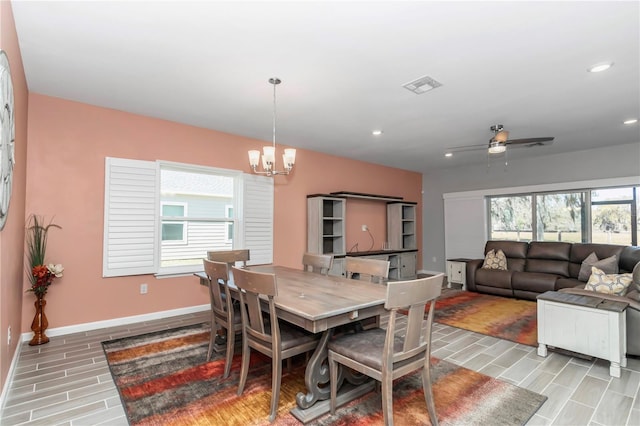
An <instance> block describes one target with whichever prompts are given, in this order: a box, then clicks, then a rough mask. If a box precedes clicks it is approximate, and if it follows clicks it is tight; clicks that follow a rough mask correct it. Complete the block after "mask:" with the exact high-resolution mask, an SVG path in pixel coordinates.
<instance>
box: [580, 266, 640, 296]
mask: <svg viewBox="0 0 640 426" xmlns="http://www.w3.org/2000/svg"><path fill="white" fill-rule="evenodd" d="M631 280H632V278H631V274H605V273H604V272H603V271H602V269H598V268H596V267H595V266H594V267H592V268H591V276H590V277H589V281H588V282H587V285H585V286H584V288H585V290H591V291H595V292H598V293H604V294H615V295H617V296H624V295H625V294H626V293H627V290H628V289H629V285H631Z"/></svg>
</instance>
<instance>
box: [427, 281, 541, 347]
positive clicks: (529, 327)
mask: <svg viewBox="0 0 640 426" xmlns="http://www.w3.org/2000/svg"><path fill="white" fill-rule="evenodd" d="M448 293H449V294H443V296H442V297H441V298H440V299H439V300H438V301H436V312H435V314H434V321H436V322H438V323H440V324H447V325H450V326H453V327H457V328H462V329H464V330H470V331H475V332H477V333H481V334H486V335H488V336H494V337H499V338H501V339H506V340H511V341H512V342H517V343H522V344H523V345H529V346H537V345H538V322H537V314H536V302H532V301H529V300H518V299H511V298H508V297H500V296H493V295H490V294H481V293H476V292H471V291H453V292H448Z"/></svg>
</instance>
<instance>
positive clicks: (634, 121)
mask: <svg viewBox="0 0 640 426" xmlns="http://www.w3.org/2000/svg"><path fill="white" fill-rule="evenodd" d="M637 122H638V119H637V118H631V119H629V120H624V121H623V122H622V123H623V124H636V123H637Z"/></svg>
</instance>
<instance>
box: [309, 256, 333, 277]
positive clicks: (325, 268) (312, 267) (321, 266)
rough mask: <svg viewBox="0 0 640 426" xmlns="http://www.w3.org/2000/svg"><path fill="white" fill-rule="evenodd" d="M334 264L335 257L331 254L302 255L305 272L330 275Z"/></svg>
mask: <svg viewBox="0 0 640 426" xmlns="http://www.w3.org/2000/svg"><path fill="white" fill-rule="evenodd" d="M332 263H333V255H330V254H312V253H305V254H303V255H302V265H303V266H304V270H305V271H310V272H315V273H316V274H322V275H329V270H330V269H331V264H332Z"/></svg>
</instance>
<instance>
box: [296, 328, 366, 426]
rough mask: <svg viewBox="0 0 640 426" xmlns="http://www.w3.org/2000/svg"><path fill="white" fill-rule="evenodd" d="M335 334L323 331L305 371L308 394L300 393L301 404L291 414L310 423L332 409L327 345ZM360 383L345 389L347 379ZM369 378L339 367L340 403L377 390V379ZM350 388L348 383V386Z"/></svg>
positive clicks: (297, 400)
mask: <svg viewBox="0 0 640 426" xmlns="http://www.w3.org/2000/svg"><path fill="white" fill-rule="evenodd" d="M332 335H333V330H327V331H325V332H324V333H323V334H322V337H321V338H320V341H319V342H318V346H317V347H316V350H315V351H314V352H313V355H312V356H311V358H310V359H309V363H308V364H307V368H306V370H305V373H304V381H305V384H306V386H307V393H306V394H305V393H303V392H299V393H298V395H296V402H297V407H296V408H294V409H293V410H291V414H292V415H293V416H294V417H295V418H296V419H298V420H300V421H301V422H303V423H307V422H310V421H311V420H313V419H316V418H318V417H320V416H322V415H324V414H326V413H328V412H329V410H330V403H329V401H328V400H329V398H331V387H330V383H329V380H330V377H329V362H328V357H329V351H328V350H327V344H328V343H329V339H331V336H332ZM345 379H346V380H347V381H348V382H349V383H351V384H354V385H358V386H356V387H353V386H350V387H348V389H344V388H343V389H341V388H342V383H343V382H344V380H345ZM367 379H368V377H366V376H364V375H360V374H358V373H353V372H351V371H349V370H345V369H344V368H342V367H341V366H340V369H339V370H338V390H339V391H338V396H337V398H336V399H337V404H338V405H343V404H345V403H347V402H349V401H352V400H354V399H356V398H358V397H359V396H361V395H364V394H366V393H367V392H370V391H371V390H373V388H374V386H375V382H373V381H370V380H367ZM345 388H347V386H345Z"/></svg>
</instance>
